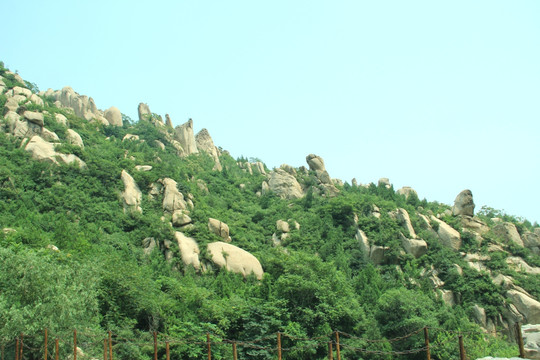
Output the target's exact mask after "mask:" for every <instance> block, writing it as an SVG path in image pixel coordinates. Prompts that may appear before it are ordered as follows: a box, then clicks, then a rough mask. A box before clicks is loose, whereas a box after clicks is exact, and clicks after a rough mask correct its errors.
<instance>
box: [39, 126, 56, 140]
mask: <svg viewBox="0 0 540 360" xmlns="http://www.w3.org/2000/svg"><path fill="white" fill-rule="evenodd" d="M41 137H42V138H43V139H44V140H46V141H53V142H59V141H60V138H59V137H58V135H56V133H54V132H52V131H50V130H47V129H45V128H43V129H42V130H41Z"/></svg>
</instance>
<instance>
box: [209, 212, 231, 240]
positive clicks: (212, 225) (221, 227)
mask: <svg viewBox="0 0 540 360" xmlns="http://www.w3.org/2000/svg"><path fill="white" fill-rule="evenodd" d="M208 230H210V232H211V233H213V234H216V235H217V236H219V237H221V238H222V239H223V240H225V241H226V242H231V237H230V236H229V226H228V225H227V224H225V223H224V222H222V221H219V220H217V219H213V218H209V219H208Z"/></svg>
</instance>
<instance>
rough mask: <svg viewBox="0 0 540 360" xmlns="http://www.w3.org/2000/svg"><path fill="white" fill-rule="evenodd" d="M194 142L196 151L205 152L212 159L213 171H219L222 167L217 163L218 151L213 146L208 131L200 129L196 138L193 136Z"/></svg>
mask: <svg viewBox="0 0 540 360" xmlns="http://www.w3.org/2000/svg"><path fill="white" fill-rule="evenodd" d="M195 142H196V144H197V149H198V150H201V151H205V152H206V153H208V155H210V156H211V157H212V159H214V162H215V165H214V170H217V171H221V170H222V167H221V163H220V162H219V151H218V149H217V147H216V146H215V145H214V141H213V140H212V137H211V136H210V133H209V132H208V130H206V129H202V130H201V131H199V132H198V133H197V136H195Z"/></svg>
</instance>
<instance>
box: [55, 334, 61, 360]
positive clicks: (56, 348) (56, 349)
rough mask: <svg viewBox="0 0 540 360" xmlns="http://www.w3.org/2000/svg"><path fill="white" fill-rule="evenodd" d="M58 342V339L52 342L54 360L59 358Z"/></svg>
mask: <svg viewBox="0 0 540 360" xmlns="http://www.w3.org/2000/svg"><path fill="white" fill-rule="evenodd" d="M58 342H59V340H58V338H56V340H55V341H54V360H58V358H59V353H60V349H59V348H60V346H59V344H58Z"/></svg>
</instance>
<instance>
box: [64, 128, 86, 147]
mask: <svg viewBox="0 0 540 360" xmlns="http://www.w3.org/2000/svg"><path fill="white" fill-rule="evenodd" d="M66 140H67V142H68V143H70V144H72V145H75V146H78V147H80V148H81V149H84V142H83V139H82V138H81V135H79V134H78V133H77V132H76V131H75V130H72V129H67V131H66Z"/></svg>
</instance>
